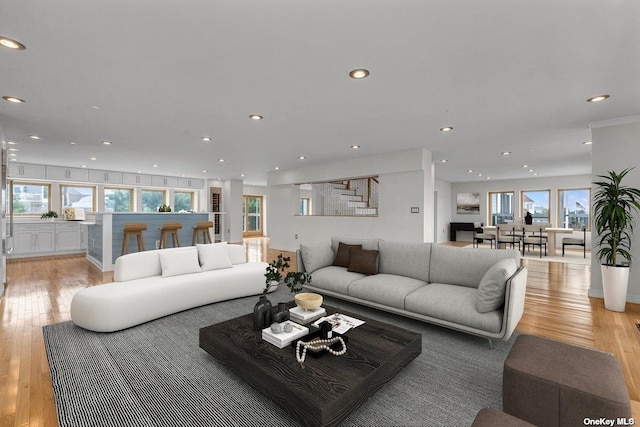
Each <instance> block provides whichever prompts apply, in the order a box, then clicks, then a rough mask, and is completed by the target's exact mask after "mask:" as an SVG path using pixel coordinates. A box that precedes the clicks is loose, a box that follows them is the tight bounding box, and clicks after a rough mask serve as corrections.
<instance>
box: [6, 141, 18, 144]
mask: <svg viewBox="0 0 640 427" xmlns="http://www.w3.org/2000/svg"><path fill="white" fill-rule="evenodd" d="M7 144H9V145H16V144H17V142H15V141H7Z"/></svg>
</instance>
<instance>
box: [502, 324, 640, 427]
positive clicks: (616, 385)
mask: <svg viewBox="0 0 640 427" xmlns="http://www.w3.org/2000/svg"><path fill="white" fill-rule="evenodd" d="M502 407H503V411H504V412H506V413H508V414H511V415H513V416H515V417H517V418H520V419H522V420H525V421H528V422H530V423H533V424H536V425H539V426H580V425H584V420H585V418H591V419H601V418H602V417H604V418H607V419H611V418H613V419H617V418H624V417H626V418H630V417H631V416H632V415H631V401H630V400H629V393H628V391H627V387H626V385H625V381H624V376H623V374H622V369H621V367H620V363H619V362H618V360H617V359H616V358H615V356H614V355H613V354H610V353H605V352H602V351H598V350H591V349H588V348H583V347H578V346H574V345H569V344H564V343H561V342H557V341H552V340H548V339H545V338H539V337H534V336H531V335H520V336H519V337H518V338H517V339H516V342H515V343H514V345H513V347H512V349H511V351H510V352H509V355H508V356H507V359H506V360H505V362H504V372H503V378H502Z"/></svg>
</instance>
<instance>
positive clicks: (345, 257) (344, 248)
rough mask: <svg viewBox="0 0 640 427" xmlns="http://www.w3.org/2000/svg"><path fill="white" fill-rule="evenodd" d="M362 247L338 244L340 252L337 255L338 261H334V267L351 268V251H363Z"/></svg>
mask: <svg viewBox="0 0 640 427" xmlns="http://www.w3.org/2000/svg"><path fill="white" fill-rule="evenodd" d="M361 248H362V245H347V244H346V243H342V242H340V243H338V252H337V253H336V259H334V260H333V265H337V266H338V267H349V260H350V257H351V249H361Z"/></svg>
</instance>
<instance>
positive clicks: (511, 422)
mask: <svg viewBox="0 0 640 427" xmlns="http://www.w3.org/2000/svg"><path fill="white" fill-rule="evenodd" d="M496 426H500V427H535V426H534V425H533V424H531V423H528V422H526V421H523V420H521V419H520V418H516V417H514V416H513V415H509V414H505V413H504V412H500V411H498V410H497V409H493V408H483V409H481V410H480V412H478V415H476V418H475V419H474V420H473V424H471V427H496Z"/></svg>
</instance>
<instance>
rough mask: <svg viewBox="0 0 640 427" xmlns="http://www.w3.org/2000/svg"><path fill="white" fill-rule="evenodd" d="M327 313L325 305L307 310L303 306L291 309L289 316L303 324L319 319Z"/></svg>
mask: <svg viewBox="0 0 640 427" xmlns="http://www.w3.org/2000/svg"><path fill="white" fill-rule="evenodd" d="M325 314H327V310H325V309H324V307H318V308H316V309H315V310H305V309H303V308H302V307H293V308H291V309H289V318H290V319H291V320H293V321H294V322H298V323H300V324H302V325H306V324H307V323H311V322H313V321H314V320H318V319H319V318H321V317H322V316H324V315H325Z"/></svg>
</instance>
